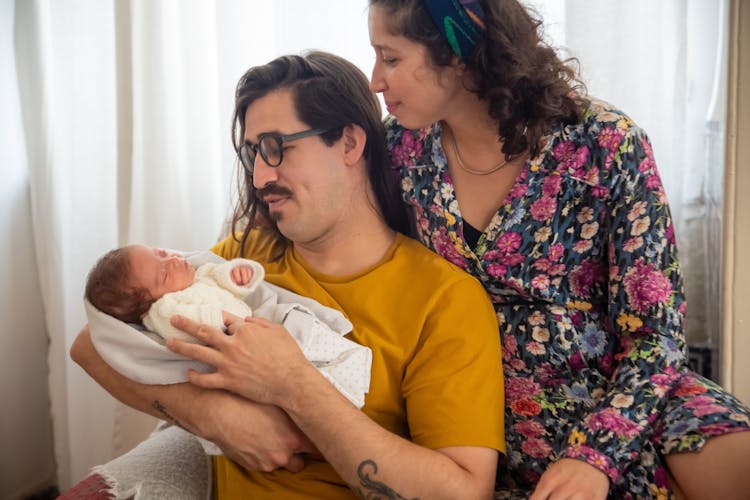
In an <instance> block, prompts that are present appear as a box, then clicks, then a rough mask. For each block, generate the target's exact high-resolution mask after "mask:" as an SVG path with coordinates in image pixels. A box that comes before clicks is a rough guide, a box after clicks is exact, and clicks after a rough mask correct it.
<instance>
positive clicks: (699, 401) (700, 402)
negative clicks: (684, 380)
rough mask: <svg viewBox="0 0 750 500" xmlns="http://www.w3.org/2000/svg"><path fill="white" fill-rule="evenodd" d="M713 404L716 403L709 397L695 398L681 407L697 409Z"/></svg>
mask: <svg viewBox="0 0 750 500" xmlns="http://www.w3.org/2000/svg"><path fill="white" fill-rule="evenodd" d="M652 378H653V377H652ZM714 403H716V400H715V399H714V398H712V397H711V396H696V397H694V398H692V399H691V400H690V401H687V402H686V403H685V404H684V405H683V406H684V407H685V408H699V407H701V406H708V405H712V404H714Z"/></svg>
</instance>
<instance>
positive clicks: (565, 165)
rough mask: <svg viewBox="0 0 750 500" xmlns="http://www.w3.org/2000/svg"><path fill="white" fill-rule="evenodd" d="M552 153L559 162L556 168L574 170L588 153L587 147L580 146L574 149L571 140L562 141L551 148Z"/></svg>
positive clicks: (579, 166)
mask: <svg viewBox="0 0 750 500" xmlns="http://www.w3.org/2000/svg"><path fill="white" fill-rule="evenodd" d="M552 155H553V156H554V157H555V159H556V160H557V161H559V162H560V164H559V165H558V167H557V169H558V170H564V171H575V170H578V169H579V168H581V166H582V165H583V164H584V163H585V162H586V158H587V157H588V155H589V148H588V147H586V146H581V147H580V148H578V149H576V146H575V144H574V143H573V141H563V142H560V143H558V144H556V145H555V147H554V148H552Z"/></svg>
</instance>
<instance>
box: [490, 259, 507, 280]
mask: <svg viewBox="0 0 750 500" xmlns="http://www.w3.org/2000/svg"><path fill="white" fill-rule="evenodd" d="M486 269H487V274H489V275H490V276H492V277H493V278H501V277H503V276H505V273H507V272H508V268H506V267H505V266H504V265H502V264H498V263H497V262H493V263H492V264H490V265H488V266H487V267H486Z"/></svg>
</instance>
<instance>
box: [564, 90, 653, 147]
mask: <svg viewBox="0 0 750 500" xmlns="http://www.w3.org/2000/svg"><path fill="white" fill-rule="evenodd" d="M567 129H568V130H566V131H565V132H567V134H565V135H573V136H575V135H576V129H577V133H578V135H581V136H584V137H592V136H593V137H597V136H599V135H600V134H605V135H609V134H610V133H611V131H616V132H617V134H616V135H617V136H620V137H623V136H626V135H631V134H634V133H641V132H642V130H641V129H640V127H639V126H638V125H637V124H636V123H635V122H634V121H633V119H632V118H631V117H630V116H629V115H628V114H626V113H625V112H624V111H623V110H622V109H620V108H619V107H617V106H615V105H614V104H611V103H609V102H607V101H605V100H602V99H597V98H595V97H588V98H587V106H586V107H585V109H584V111H583V114H582V120H581V122H580V123H578V124H574V125H572V126H569V127H567ZM571 129H573V130H571Z"/></svg>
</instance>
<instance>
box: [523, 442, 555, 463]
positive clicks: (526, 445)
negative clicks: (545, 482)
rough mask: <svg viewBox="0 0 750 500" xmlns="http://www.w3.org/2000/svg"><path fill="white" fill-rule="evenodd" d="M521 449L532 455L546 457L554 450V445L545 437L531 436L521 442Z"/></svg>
mask: <svg viewBox="0 0 750 500" xmlns="http://www.w3.org/2000/svg"><path fill="white" fill-rule="evenodd" d="M521 450H523V452H524V453H525V454H527V455H529V456H531V457H534V458H545V457H548V456H549V455H550V453H551V452H552V447H551V446H550V445H549V443H547V441H545V440H543V439H539V438H530V439H527V440H526V441H524V442H523V443H521Z"/></svg>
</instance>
